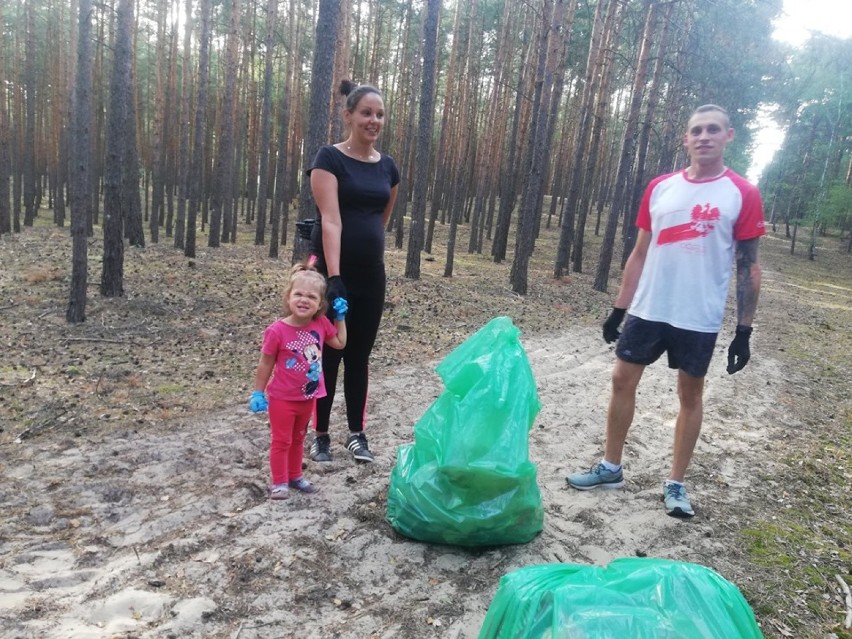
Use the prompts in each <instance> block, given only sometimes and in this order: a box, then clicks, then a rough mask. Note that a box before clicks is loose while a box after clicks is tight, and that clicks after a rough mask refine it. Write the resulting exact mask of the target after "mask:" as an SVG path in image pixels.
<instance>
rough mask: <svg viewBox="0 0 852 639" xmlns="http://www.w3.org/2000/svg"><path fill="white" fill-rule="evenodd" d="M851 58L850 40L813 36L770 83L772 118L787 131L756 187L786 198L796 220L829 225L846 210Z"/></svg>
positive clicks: (851, 144) (851, 137)
mask: <svg viewBox="0 0 852 639" xmlns="http://www.w3.org/2000/svg"><path fill="white" fill-rule="evenodd" d="M850 58H852V40H848V39H847V40H840V39H838V38H831V37H828V36H814V37H812V38H811V40H810V41H809V42H808V43H807V44H806V46H805V47H804V48H802V49H800V50H792V51H790V52H789V55H788V56H787V59H786V60H787V62H786V68H785V70H784V74H783V75H782V76H781V77H780V78H779V80H778V82H776V83H774V84H773V85H772V86H773V96H774V99H776V100H777V105H778V109H777V111H776V118H777V120H778V122H779V124H780V125H782V126H783V127H785V128H786V129H787V132H786V136H785V139H784V143H783V146H782V148H781V150H780V152H779V153H777V154H776V157H775V159H774V160H773V161H772V163H771V164H770V165H769V166H768V167H767V169H766V172H765V173H764V180H763V181H762V183H761V186H762V188H763V189H764V191H765V192H770V191H771V192H774V193H775V194H776V197H783V198H791V199H790V200H788V202H787V204H789V205H790V206H783V207H781V208H782V209H784V210H787V209H790V210H792V211H796V212H797V213H796V216H797V217H800V218H804V219H810V220H815V219H817V218H820V219H821V220H822V223H829V224H833V223H837V222H838V221H839V220H842V219H843V217H844V216H845V215H847V214H848V211H849V209H850V207H849V201H848V197H849V196H848V190H849V189H848V187H846V186H845V184H844V180H845V177H846V172H847V171H848V169H849V162H850V157H851V156H852V73H850V72H849V68H848V65H847V64H846V61H847V60H849V59H850ZM844 209H845V210H844ZM823 216H827V217H826V218H825V219H823Z"/></svg>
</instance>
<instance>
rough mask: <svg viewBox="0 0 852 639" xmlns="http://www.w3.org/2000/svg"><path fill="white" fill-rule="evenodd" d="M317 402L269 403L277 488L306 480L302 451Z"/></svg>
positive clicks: (272, 465)
mask: <svg viewBox="0 0 852 639" xmlns="http://www.w3.org/2000/svg"><path fill="white" fill-rule="evenodd" d="M315 403H316V400H312V399H310V400H305V401H302V402H298V401H287V400H284V399H270V400H269V427H270V431H271V442H270V444H269V470H270V472H271V473H272V483H273V484H283V483H286V482H288V481H293V480H294V479H299V477H301V476H302V450H303V447H304V445H305V433H306V432H307V430H308V421H309V420H310V418H311V414H312V413H313V412H314V404H315Z"/></svg>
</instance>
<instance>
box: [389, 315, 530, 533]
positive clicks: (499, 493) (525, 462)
mask: <svg viewBox="0 0 852 639" xmlns="http://www.w3.org/2000/svg"><path fill="white" fill-rule="evenodd" d="M519 335H520V331H519V330H518V329H517V328H516V327H515V326H514V325H513V324H512V321H511V319H509V318H508V317H497V318H495V319H493V320H491V321H490V322H489V323H488V324H486V325H485V326H484V327H482V328H481V329H480V330H479V331H477V332H476V333H475V334H473V335H472V336H471V337H469V338H468V339H467V340H466V341H465V342H464V343H462V344H461V345H460V346H459V347H458V348H456V349H455V350H454V351H453V352H452V353H450V354H449V355H447V357H446V358H445V359H444V361H442V362H441V363H440V364H439V365H438V367H437V369H436V371H437V373H438V375H440V377H441V379H442V380H443V382H444V386H445V387H446V390H444V392H443V393H442V394H441V395H440V396H439V397H438V399H436V400H435V402H434V403H433V404H432V405H431V406H430V407H429V408H428V409H427V410H426V412H425V413H424V414H423V416H422V417H421V418H420V420H419V421H418V422H417V424H415V426H414V443H413V444H409V445H406V446H401V447H400V448H399V450H398V451H397V458H396V465H395V466H394V469H393V472H392V473H391V477H390V487H389V489H388V510H387V519H388V521H389V522H390V524H391V525H392V526H393V527H394V529H395V530H396V531H398V532H399V533H401V534H403V535H405V536H406V537H411V538H413V539H418V540H420V541H427V542H433V543H443V544H453V545H459V546H494V545H502V544H518V543H525V542H528V541H530V540H531V539H532V538H533V537H535V536H536V535H537V534H538V533H539V532H541V529H542V526H543V523H544V509H543V507H542V503H541V493H540V492H539V489H538V484H537V483H536V469H535V466H534V465H533V464H532V463H531V462H530V460H529V441H528V440H529V431H530V429H531V428H532V425H533V422H534V421H535V417H536V415H538V412H539V410H540V409H541V403H540V402H539V400H538V392H537V391H536V386H535V379H534V378H533V374H532V369H531V368H530V364H529V360H528V359H527V355H526V352H525V351H524V348H523V346H522V345H521V343H520V340H519Z"/></svg>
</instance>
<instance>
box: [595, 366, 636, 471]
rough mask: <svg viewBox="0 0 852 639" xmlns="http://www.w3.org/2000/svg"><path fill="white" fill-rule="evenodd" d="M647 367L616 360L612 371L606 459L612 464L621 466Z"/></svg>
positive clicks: (605, 450)
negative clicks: (638, 391)
mask: <svg viewBox="0 0 852 639" xmlns="http://www.w3.org/2000/svg"><path fill="white" fill-rule="evenodd" d="M644 371H645V366H644V365H642V364H631V363H629V362H625V361H623V360H620V359H616V360H615V367H614V368H613V370H612V395H611V396H610V399H609V412H608V414H607V418H606V446H605V448H604V459H605V460H606V461H608V462H609V463H611V464H621V454H622V452H623V451H624V442H625V440H626V439H627V431H628V430H630V424H631V423H633V413H634V412H635V410H636V388H637V387H638V386H639V380H640V379H642V373H643V372H644Z"/></svg>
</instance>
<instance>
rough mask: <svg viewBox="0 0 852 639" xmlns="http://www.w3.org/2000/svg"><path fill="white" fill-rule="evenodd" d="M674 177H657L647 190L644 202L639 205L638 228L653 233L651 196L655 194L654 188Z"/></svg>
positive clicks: (643, 198) (667, 175)
mask: <svg viewBox="0 0 852 639" xmlns="http://www.w3.org/2000/svg"><path fill="white" fill-rule="evenodd" d="M672 175H674V174H673V173H667V174H666V175H661V176H659V177H656V178H654V179H653V180H651V182H650V183H649V184H648V186H647V187H646V188H645V193H644V194H643V195H642V202H641V203H640V204H639V213H638V214H637V215H636V226H638V227H639V228H640V229H642V230H643V231H648V233H650V232H651V194H652V193H653V192H654V188H655V187H656V186H657V185H658V184H659V183H660V182H662V181H663V180H665V179H666V178H667V177H670V176H672Z"/></svg>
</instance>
